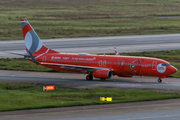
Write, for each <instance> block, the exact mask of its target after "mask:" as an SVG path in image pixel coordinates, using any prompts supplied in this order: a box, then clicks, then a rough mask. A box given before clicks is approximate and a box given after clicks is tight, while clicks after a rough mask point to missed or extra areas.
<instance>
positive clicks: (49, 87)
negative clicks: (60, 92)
mask: <svg viewBox="0 0 180 120" xmlns="http://www.w3.org/2000/svg"><path fill="white" fill-rule="evenodd" d="M50 90H55V87H54V85H52V86H43V91H50Z"/></svg>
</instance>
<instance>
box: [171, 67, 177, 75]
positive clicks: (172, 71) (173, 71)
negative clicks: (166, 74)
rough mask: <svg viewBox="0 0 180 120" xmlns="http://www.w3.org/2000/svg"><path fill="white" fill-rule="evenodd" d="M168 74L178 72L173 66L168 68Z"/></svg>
mask: <svg viewBox="0 0 180 120" xmlns="http://www.w3.org/2000/svg"><path fill="white" fill-rule="evenodd" d="M169 71H170V74H174V73H176V72H177V71H178V70H177V69H176V68H175V67H174V66H170V68H169Z"/></svg>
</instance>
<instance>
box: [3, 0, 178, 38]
mask: <svg viewBox="0 0 180 120" xmlns="http://www.w3.org/2000/svg"><path fill="white" fill-rule="evenodd" d="M179 6H180V2H179V1H178V0H158V1H157V0H156V1H153V0H151V1H150V0H72V1H69V0H38V1H37V0H28V1H25V2H22V0H0V11H1V13H0V40H14V39H23V35H22V30H21V25H20V18H26V19H28V20H29V22H30V23H31V25H32V26H33V28H34V29H35V30H36V32H37V34H38V35H39V36H40V38H64V37H66V38H67V37H87V36H89V37H90V36H92V37H93V36H117V35H118V36H119V35H133V34H134V35H140V34H162V33H163V34H165V33H179V31H180V13H178V12H177V11H180V10H179V9H180V7H179Z"/></svg>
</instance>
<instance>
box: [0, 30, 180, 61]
mask: <svg viewBox="0 0 180 120" xmlns="http://www.w3.org/2000/svg"><path fill="white" fill-rule="evenodd" d="M179 39H180V34H158V35H132V36H113V37H83V38H64V39H63V38H60V39H44V40H42V41H43V43H44V44H45V45H46V46H47V47H48V48H50V49H54V50H57V51H59V52H63V53H90V54H97V53H113V52H114V49H113V48H114V47H115V46H116V48H117V49H118V51H119V52H140V51H157V50H174V49H179V48H180V42H179ZM5 52H13V53H20V54H24V53H25V52H26V51H25V45H24V40H14V41H0V58H7V57H8V58H13V57H22V56H17V55H12V54H8V53H5Z"/></svg>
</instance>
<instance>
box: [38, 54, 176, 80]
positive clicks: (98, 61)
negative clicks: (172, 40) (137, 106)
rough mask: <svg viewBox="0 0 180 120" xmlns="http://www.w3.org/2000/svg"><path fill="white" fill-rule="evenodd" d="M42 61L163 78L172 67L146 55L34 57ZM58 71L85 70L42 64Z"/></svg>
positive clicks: (169, 72)
mask: <svg viewBox="0 0 180 120" xmlns="http://www.w3.org/2000/svg"><path fill="white" fill-rule="evenodd" d="M36 59H37V60H38V61H39V62H42V63H53V64H66V65H76V66H89V67H96V68H98V67H99V68H107V69H112V70H113V75H118V76H122V77H125V76H134V75H138V76H158V77H160V78H164V77H166V76H168V75H170V74H173V73H174V71H173V69H174V67H173V66H171V65H170V64H169V62H167V61H164V60H161V59H156V58H148V57H134V56H109V55H79V54H63V53H54V54H52V53H51V54H44V55H42V56H40V57H38V58H36ZM43 66H45V67H49V68H52V69H55V70H59V71H68V72H85V73H86V71H83V70H74V69H72V68H71V69H70V68H63V67H61V66H56V65H43Z"/></svg>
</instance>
